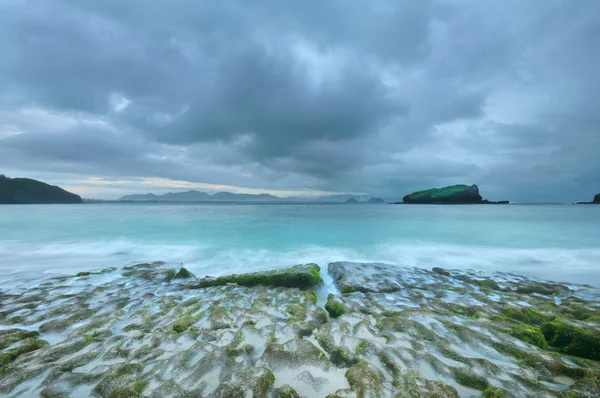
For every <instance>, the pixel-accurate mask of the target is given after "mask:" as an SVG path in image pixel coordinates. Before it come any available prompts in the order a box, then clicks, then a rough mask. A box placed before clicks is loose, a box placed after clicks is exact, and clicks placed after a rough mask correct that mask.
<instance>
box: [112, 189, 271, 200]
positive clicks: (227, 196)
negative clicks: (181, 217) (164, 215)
mask: <svg viewBox="0 0 600 398" xmlns="http://www.w3.org/2000/svg"><path fill="white" fill-rule="evenodd" d="M119 200H121V201H131V202H207V201H221V202H228V201H260V202H267V201H268V202H271V201H278V200H281V198H278V197H277V196H273V195H269V194H266V193H262V194H259V195H253V194H247V193H231V192H217V193H214V194H212V195H211V194H208V193H206V192H201V191H185V192H169V193H165V194H163V195H155V194H153V193H147V194H145V195H144V194H134V195H125V196H123V197H121V198H120V199H119Z"/></svg>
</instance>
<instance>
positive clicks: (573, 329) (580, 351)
mask: <svg viewBox="0 0 600 398" xmlns="http://www.w3.org/2000/svg"><path fill="white" fill-rule="evenodd" d="M540 328H541V331H542V333H543V334H544V336H545V337H546V340H547V341H548V344H550V346H552V347H554V348H556V349H557V350H558V351H560V352H563V353H565V354H571V355H576V356H579V357H582V358H588V359H593V360H600V331H598V330H597V329H596V330H595V331H594V332H592V331H586V330H583V329H581V328H579V327H577V326H574V325H571V324H568V323H566V322H564V321H563V320H561V319H555V320H553V321H552V322H546V323H543V324H542V326H541V327H540Z"/></svg>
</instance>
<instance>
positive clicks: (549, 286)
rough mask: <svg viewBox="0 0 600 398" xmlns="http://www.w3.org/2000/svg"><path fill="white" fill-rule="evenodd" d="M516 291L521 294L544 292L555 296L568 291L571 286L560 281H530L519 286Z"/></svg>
mask: <svg viewBox="0 0 600 398" xmlns="http://www.w3.org/2000/svg"><path fill="white" fill-rule="evenodd" d="M516 292H517V293H521V294H533V293H537V294H544V295H547V296H553V295H556V294H560V293H568V292H569V288H568V287H566V286H564V285H560V284H558V283H545V282H535V281H528V282H526V283H523V284H521V285H519V286H517V289H516Z"/></svg>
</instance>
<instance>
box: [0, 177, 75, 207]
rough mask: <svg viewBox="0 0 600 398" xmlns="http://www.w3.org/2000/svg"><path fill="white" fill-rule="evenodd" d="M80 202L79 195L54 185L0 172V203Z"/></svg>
mask: <svg viewBox="0 0 600 398" xmlns="http://www.w3.org/2000/svg"><path fill="white" fill-rule="evenodd" d="M66 203H82V200H81V197H80V196H79V195H76V194H74V193H72V192H68V191H65V190H64V189H62V188H60V187H57V186H55V185H48V184H46V183H44V182H41V181H37V180H32V179H30V178H8V177H6V176H5V175H3V174H0V204H66Z"/></svg>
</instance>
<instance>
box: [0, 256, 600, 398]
mask: <svg viewBox="0 0 600 398" xmlns="http://www.w3.org/2000/svg"><path fill="white" fill-rule="evenodd" d="M326 274H327V275H326ZM323 276H325V277H329V278H332V279H333V285H332V286H324V285H323V282H322V277H323ZM0 305H1V308H0V310H1V311H0V348H1V349H2V351H1V352H0V395H2V396H8V397H13V396H15V397H16V396H24V397H31V396H42V397H88V396H96V397H161V398H162V397H250V396H253V397H282V398H283V397H299V396H302V397H440V398H441V397H488V398H491V397H597V396H600V380H599V377H600V376H599V375H600V363H599V362H598V360H600V290H599V289H596V288H593V287H591V286H582V285H573V284H560V283H554V282H546V281H540V280H534V279H530V278H527V277H524V276H521V275H515V274H508V273H494V274H484V273H480V272H475V271H469V272H466V271H457V270H445V269H441V268H433V269H432V270H425V269H419V268H411V267H399V266H392V265H386V264H362V263H346V262H338V263H331V264H329V266H328V267H327V269H321V268H319V266H317V265H315V264H307V265H298V266H294V267H292V268H288V269H283V270H274V271H267V272H261V273H253V274H245V275H230V276H224V277H220V278H211V277H205V278H196V277H195V276H194V275H193V274H191V273H190V272H189V271H187V270H186V269H185V268H175V269H173V268H171V267H169V266H168V265H167V264H164V263H161V262H156V263H143V264H131V265H128V266H125V267H123V268H122V269H116V268H108V269H104V270H98V271H91V272H81V273H79V274H77V275H72V276H62V277H40V278H39V279H37V280H35V279H34V280H31V281H30V282H28V283H22V284H15V285H14V286H11V287H6V288H4V289H3V290H2V291H1V292H0Z"/></svg>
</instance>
